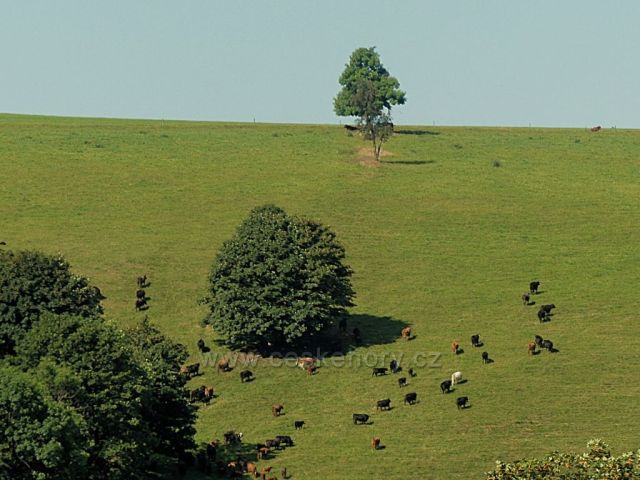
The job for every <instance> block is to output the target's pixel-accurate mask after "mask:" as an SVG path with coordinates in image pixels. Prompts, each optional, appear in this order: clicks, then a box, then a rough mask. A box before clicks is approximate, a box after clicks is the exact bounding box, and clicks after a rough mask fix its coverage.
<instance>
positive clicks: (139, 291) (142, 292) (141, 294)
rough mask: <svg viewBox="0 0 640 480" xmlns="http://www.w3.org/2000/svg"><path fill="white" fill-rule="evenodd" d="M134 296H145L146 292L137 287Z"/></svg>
mask: <svg viewBox="0 0 640 480" xmlns="http://www.w3.org/2000/svg"><path fill="white" fill-rule="evenodd" d="M136 298H147V293H146V292H145V291H144V290H142V289H141V288H139V289H138V290H136Z"/></svg>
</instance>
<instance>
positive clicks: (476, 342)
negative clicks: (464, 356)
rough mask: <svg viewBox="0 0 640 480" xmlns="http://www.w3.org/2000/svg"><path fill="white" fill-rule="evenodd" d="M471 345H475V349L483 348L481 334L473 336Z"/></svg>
mask: <svg viewBox="0 0 640 480" xmlns="http://www.w3.org/2000/svg"><path fill="white" fill-rule="evenodd" d="M471 345H473V346H474V347H480V346H482V344H481V343H480V335H479V334H476V335H471Z"/></svg>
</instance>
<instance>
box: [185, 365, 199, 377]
mask: <svg viewBox="0 0 640 480" xmlns="http://www.w3.org/2000/svg"><path fill="white" fill-rule="evenodd" d="M199 373H200V364H199V363H193V364H191V365H185V366H184V367H180V374H181V375H184V376H186V377H187V378H191V377H195V376H196V375H198V374H199Z"/></svg>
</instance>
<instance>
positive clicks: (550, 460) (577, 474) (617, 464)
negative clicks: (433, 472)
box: [485, 439, 640, 480]
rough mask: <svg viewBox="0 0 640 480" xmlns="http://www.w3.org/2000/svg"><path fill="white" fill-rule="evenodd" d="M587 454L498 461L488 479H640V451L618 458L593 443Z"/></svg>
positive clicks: (607, 447)
mask: <svg viewBox="0 0 640 480" xmlns="http://www.w3.org/2000/svg"><path fill="white" fill-rule="evenodd" d="M587 450H588V451H587V452H584V453H562V452H553V453H550V454H549V455H547V456H545V457H544V458H540V459H526V460H517V461H515V462H512V463H504V462H500V461H498V462H496V467H495V469H494V470H493V471H491V472H488V473H487V474H486V477H485V478H486V480H529V479H532V478H540V479H549V480H565V479H571V480H595V479H611V480H613V479H640V450H638V451H636V452H627V453H623V454H622V455H619V456H615V455H612V454H611V451H610V450H609V446H608V445H607V444H606V443H604V442H602V441H601V440H598V439H596V440H591V441H590V442H589V443H588V444H587Z"/></svg>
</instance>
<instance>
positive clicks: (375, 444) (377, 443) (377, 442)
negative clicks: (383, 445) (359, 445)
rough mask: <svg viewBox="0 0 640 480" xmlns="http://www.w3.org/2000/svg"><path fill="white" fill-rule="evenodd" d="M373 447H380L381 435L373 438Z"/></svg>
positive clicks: (375, 448) (376, 448)
mask: <svg viewBox="0 0 640 480" xmlns="http://www.w3.org/2000/svg"><path fill="white" fill-rule="evenodd" d="M371 448H373V449H374V450H378V449H379V448H380V437H373V438H372V439H371Z"/></svg>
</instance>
